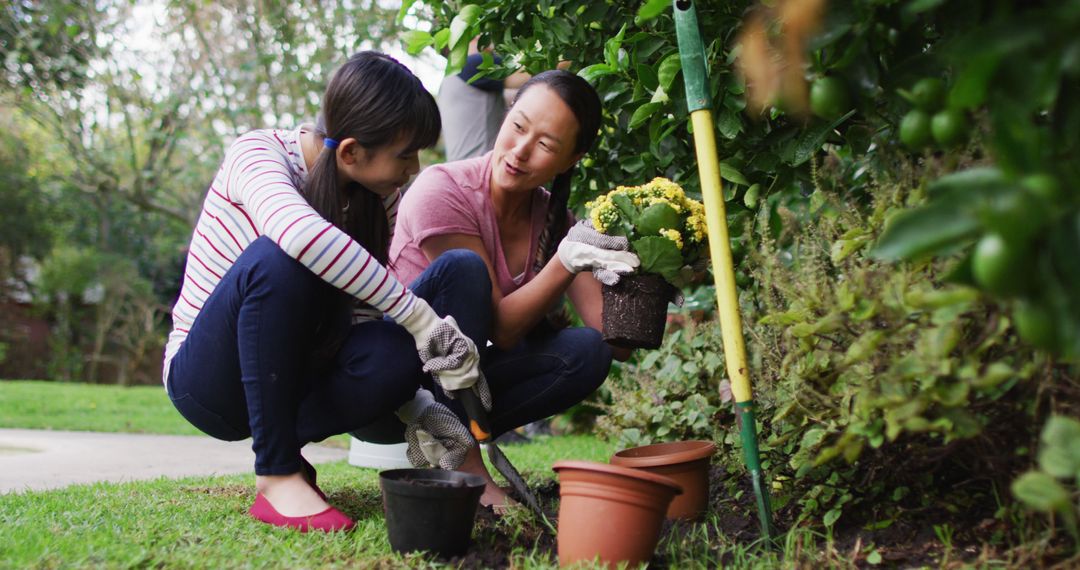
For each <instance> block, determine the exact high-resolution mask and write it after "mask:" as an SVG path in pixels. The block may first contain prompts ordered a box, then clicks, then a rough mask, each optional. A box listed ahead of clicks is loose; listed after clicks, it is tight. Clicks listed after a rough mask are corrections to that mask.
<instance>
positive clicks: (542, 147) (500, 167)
mask: <svg viewBox="0 0 1080 570" xmlns="http://www.w3.org/2000/svg"><path fill="white" fill-rule="evenodd" d="M577 132H578V122H577V118H576V117H575V116H574V112H573V111H571V110H570V107H569V106H568V105H567V104H566V103H565V102H563V100H562V99H561V98H560V97H559V96H558V95H557V94H556V93H555V92H554V91H552V90H551V89H550V88H549V87H548V86H546V85H544V84H538V85H534V86H532V87H530V88H529V90H528V91H526V92H525V93H523V94H522V95H521V96H520V97H519V98H518V100H517V103H515V104H514V106H513V107H511V108H510V112H509V113H508V114H507V115H506V120H504V121H503V124H502V127H501V128H500V129H499V136H498V137H497V138H496V139H495V151H494V153H492V155H491V160H492V165H491V186H492V188H493V189H498V190H501V191H505V192H515V191H527V190H532V189H533V188H536V187H537V186H540V185H541V184H543V183H545V182H548V181H550V180H551V179H553V178H555V176H556V175H557V174H559V173H561V172H565V171H566V170H567V169H569V168H570V167H571V166H573V165H574V163H575V162H577V161H578V159H579V158H581V155H582V154H583V153H575V152H574V143H575V142H576V139H577Z"/></svg>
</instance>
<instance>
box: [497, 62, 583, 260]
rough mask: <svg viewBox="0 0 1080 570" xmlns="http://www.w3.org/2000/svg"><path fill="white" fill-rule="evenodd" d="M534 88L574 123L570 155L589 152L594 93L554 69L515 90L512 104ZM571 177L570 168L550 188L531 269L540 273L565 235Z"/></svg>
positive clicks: (568, 75)
mask: <svg viewBox="0 0 1080 570" xmlns="http://www.w3.org/2000/svg"><path fill="white" fill-rule="evenodd" d="M535 85H544V86H546V87H547V88H548V89H551V90H552V91H554V92H555V94H556V95H558V96H559V99H562V100H563V102H564V103H566V105H567V106H568V107H570V110H571V111H573V113H574V117H575V118H576V119H577V122H578V131H577V138H576V139H575V140H574V154H578V153H583V152H586V151H588V150H589V149H590V148H592V145H593V142H595V141H596V135H597V133H599V131H600V120H601V107H600V96H599V95H597V94H596V89H593V86H592V85H589V82H588V81H585V80H584V79H582V78H581V77H579V76H577V75H574V74H573V73H570V72H569V71H563V70H561V69H555V70H551V71H545V72H543V73H539V74H537V75H534V76H532V77H531V78H529V80H528V81H526V82H525V85H522V86H521V89H519V90H518V92H517V96H515V97H514V103H517V101H518V99H520V98H521V96H522V95H524V94H525V92H526V91H528V90H529V89H530V88H532V87H533V86H535ZM573 177H574V168H573V167H570V168H569V169H567V171H566V172H561V173H559V175H558V176H556V177H555V180H554V181H553V182H552V184H551V199H550V200H549V201H548V210H547V221H546V223H545V225H544V232H543V234H541V236H540V244H539V248H538V251H537V255H536V256H535V257H536V264H535V265H534V267H535V268H536V270H537V271H539V270H540V268H542V267H543V266H544V264H545V263H547V260H549V259H551V256H553V255H554V254H555V248H556V247H558V245H559V241H561V240H562V238H563V236H565V235H566V232H567V230H569V229H570V228H569V227H568V222H569V220H567V217H566V206H567V203H568V202H569V201H570V181H571V179H573Z"/></svg>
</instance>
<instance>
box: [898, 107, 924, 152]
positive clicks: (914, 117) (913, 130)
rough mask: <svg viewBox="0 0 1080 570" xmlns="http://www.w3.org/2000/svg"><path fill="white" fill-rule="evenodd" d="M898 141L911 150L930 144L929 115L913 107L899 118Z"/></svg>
mask: <svg viewBox="0 0 1080 570" xmlns="http://www.w3.org/2000/svg"><path fill="white" fill-rule="evenodd" d="M900 142H902V143H904V146H906V147H907V148H909V149H911V150H921V149H922V148H924V147H926V145H928V144H930V115H928V114H927V113H926V112H925V111H920V110H918V109H915V110H913V111H908V114H906V115H904V118H903V119H901V120H900Z"/></svg>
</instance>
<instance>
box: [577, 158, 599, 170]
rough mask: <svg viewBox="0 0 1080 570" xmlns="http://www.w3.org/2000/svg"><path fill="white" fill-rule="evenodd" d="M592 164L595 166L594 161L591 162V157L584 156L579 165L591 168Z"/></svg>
mask: <svg viewBox="0 0 1080 570" xmlns="http://www.w3.org/2000/svg"><path fill="white" fill-rule="evenodd" d="M594 164H596V161H595V160H593V159H592V157H589V156H586V157H585V158H583V159H581V165H582V166H584V167H585V168H592V166H593V165H594Z"/></svg>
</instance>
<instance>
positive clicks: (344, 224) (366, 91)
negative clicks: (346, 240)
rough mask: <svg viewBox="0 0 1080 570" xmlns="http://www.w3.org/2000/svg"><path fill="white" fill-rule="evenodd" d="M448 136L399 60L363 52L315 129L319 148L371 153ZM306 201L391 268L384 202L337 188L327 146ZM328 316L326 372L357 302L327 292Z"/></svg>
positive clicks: (323, 331) (335, 86) (320, 356)
mask: <svg viewBox="0 0 1080 570" xmlns="http://www.w3.org/2000/svg"><path fill="white" fill-rule="evenodd" d="M441 130H442V122H441V120H440V118H439V107H438V105H436V103H435V98H434V97H432V96H431V93H428V91H427V90H426V89H424V86H423V84H422V83H420V80H419V79H417V77H416V76H415V75H413V73H412V72H411V71H409V69H408V68H407V67H405V66H404V65H401V64H400V63H398V61H397V60H395V59H394V58H392V57H390V56H388V55H385V54H382V53H379V52H374V51H362V52H359V53H357V54H355V55H353V56H352V57H350V58H349V61H347V62H345V64H344V65H342V66H341V67H340V68H338V69H337V71H335V72H334V75H333V77H331V78H330V83H329V84H328V85H327V86H326V92H325V93H324V95H323V101H322V113H321V115H320V116H319V120H318V124H317V126H316V134H318V135H319V136H318V143H319V144H320V145H321V144H323V139H324V138H326V137H330V138H332V139H334V140H337V141H343V140H345V139H349V138H352V139H356V141H357V142H358V143H359V144H360V146H361V147H363V148H364V149H366V150H369V151H370V150H375V149H377V148H379V147H383V146H386V145H390V144H395V143H398V142H399V141H401V140H402V137H405V140H407V141H408V144H407V145H406V147H405V149H404V151H405V152H414V151H416V150H419V149H421V148H430V147H432V146H435V142H436V141H437V140H438V139H439V132H440V131H441ZM302 194H303V195H304V198H305V199H307V201H308V203H309V204H311V207H312V208H314V209H315V211H316V212H318V213H319V215H321V216H322V217H323V218H325V219H326V220H327V221H328V222H330V223H331V224H334V226H336V227H337V228H339V229H341V230H342V231H344V232H345V233H347V234H349V236H350V237H352V238H353V239H354V240H356V242H357V243H359V244H360V245H361V246H363V247H364V249H366V250H367V251H368V253H370V254H371V255H372V256H373V257H374V258H375V259H377V260H378V261H379V263H381V264H383V265H386V261H387V258H388V257H389V248H390V243H389V242H390V225H389V223H388V221H387V217H386V210H385V208H384V207H383V204H382V198H380V197H379V195H378V194H375V193H374V192H372V191H370V190H368V189H367V188H364V187H363V186H361V185H360V184H358V183H355V182H353V183H350V184H349V185H348V186H346V187H345V188H344V189H341V188H339V187H338V168H337V153H336V152H335V150H334V149H330V148H327V147H325V146H323V147H322V148H321V149H320V152H319V156H318V158H316V160H315V164H314V165H313V166H312V168H311V172H310V173H309V174H308V179H307V182H306V183H305V184H304V188H303V189H302ZM328 290H331V291H336V292H337V293H338V294H336V295H334V294H333V293H331V294H330V295H329V296H330V297H331V299H330V300H329V301H328V308H327V311H326V313H325V315H324V317H323V322H322V324H321V325H320V327H319V330H318V331H317V334H316V339H314V342H315V345H314V346H316V347H317V348H316V351H315V355H314V358H315V359H316V362H315V364H316V365H326V364H328V363H330V362H332V360H331V358H332V357H333V356H334V355H335V354H336V353H337V351H338V349H339V348H340V346H341V344H342V343H343V342H344V340H345V337H346V335H347V334H348V330H349V328H348V324H349V322H350V320H351V317H352V311H351V307H352V305H353V303H354V302H355V300H354V299H353V298H352V297H351V296H349V295H348V294H346V293H344V292H342V291H339V290H337V289H333V288H330V287H328Z"/></svg>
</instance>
